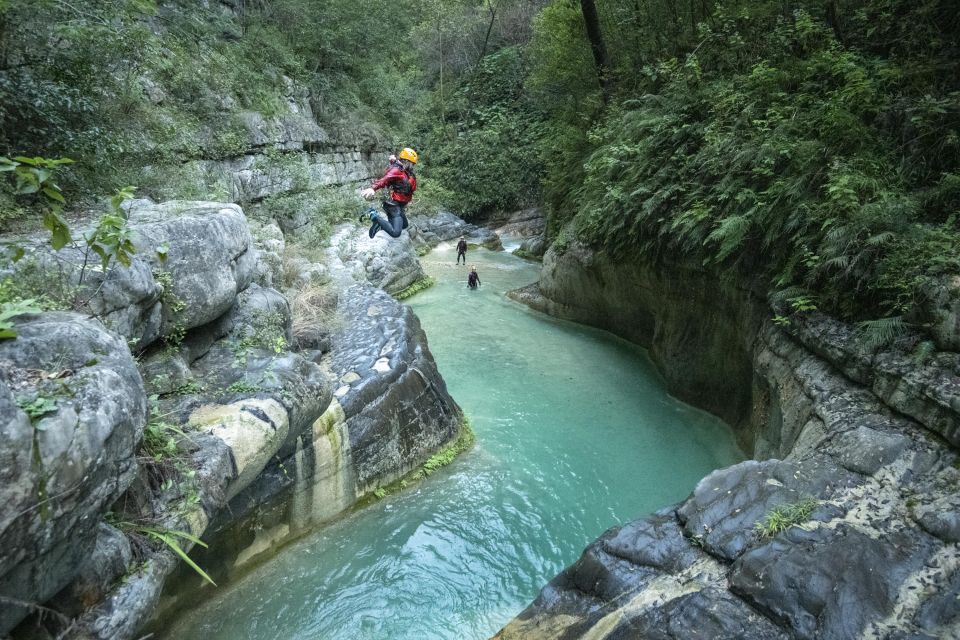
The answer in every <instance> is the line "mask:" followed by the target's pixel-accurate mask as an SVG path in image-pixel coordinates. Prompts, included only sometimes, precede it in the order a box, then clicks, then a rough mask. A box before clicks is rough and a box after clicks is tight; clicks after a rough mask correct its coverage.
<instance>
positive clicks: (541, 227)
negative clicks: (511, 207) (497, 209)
mask: <svg viewBox="0 0 960 640" xmlns="http://www.w3.org/2000/svg"><path fill="white" fill-rule="evenodd" d="M546 228H547V219H546V218H545V217H544V215H543V209H540V208H539V207H533V208H531V209H521V210H520V211H514V212H513V213H511V214H510V216H509V217H508V218H507V220H506V222H504V223H503V224H502V225H501V226H499V227H497V228H496V232H497V233H498V234H499V235H512V236H520V237H523V238H531V237H534V236H540V235H543V233H544V231H546Z"/></svg>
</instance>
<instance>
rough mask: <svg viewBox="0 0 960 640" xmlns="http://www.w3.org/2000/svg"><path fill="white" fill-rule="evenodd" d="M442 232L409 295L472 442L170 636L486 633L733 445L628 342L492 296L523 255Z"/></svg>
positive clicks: (521, 266) (270, 566)
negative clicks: (455, 248)
mask: <svg viewBox="0 0 960 640" xmlns="http://www.w3.org/2000/svg"><path fill="white" fill-rule="evenodd" d="M454 255H455V254H454V253H453V252H452V251H451V249H450V247H448V246H446V245H444V246H441V247H440V248H438V250H436V251H434V252H433V253H432V254H430V255H429V256H428V257H427V258H426V259H425V260H424V263H425V264H424V266H425V267H426V268H427V270H428V271H429V272H430V273H431V275H433V276H434V277H436V278H437V279H438V282H437V284H436V286H434V287H433V288H431V289H429V290H427V291H425V292H423V293H421V294H418V295H417V296H416V297H415V298H413V299H411V300H410V303H411V306H412V307H413V308H414V309H415V310H416V312H417V315H418V316H419V317H420V318H421V321H422V323H423V326H424V328H425V329H426V332H427V335H428V337H429V342H430V349H431V351H432V352H433V354H434V356H435V357H436V360H437V363H438V365H439V367H440V371H441V372H442V374H443V376H444V378H445V379H446V381H447V384H448V386H449V389H450V392H451V393H452V395H453V397H454V398H456V400H457V402H459V403H460V405H461V406H462V407H463V409H464V411H465V412H466V413H467V415H468V416H469V417H470V419H471V421H472V424H473V428H474V431H475V433H476V436H477V444H476V447H475V448H474V449H473V450H471V451H469V452H468V453H466V454H465V455H463V456H462V457H461V458H459V459H458V460H457V461H456V462H454V463H453V464H452V465H450V466H449V467H447V468H446V469H444V470H443V471H441V472H438V473H436V474H434V475H433V476H431V477H429V478H428V479H426V480H425V481H424V482H422V483H421V484H419V485H417V486H416V487H415V488H412V489H410V490H408V491H406V492H403V493H401V494H399V495H394V496H390V497H388V498H387V499H385V500H383V501H381V502H379V503H377V504H375V505H373V506H370V507H369V508H367V509H364V510H363V511H362V512H360V513H356V514H353V515H351V516H349V517H347V518H345V519H343V520H341V521H339V522H337V523H336V524H334V525H332V526H329V527H327V528H325V529H323V530H322V531H319V532H317V533H316V534H314V535H311V536H309V537H307V538H305V539H303V540H301V541H299V542H297V543H295V544H293V545H291V546H290V547H288V548H286V549H285V550H283V551H282V552H281V553H280V554H279V555H277V556H276V557H275V558H273V559H271V560H270V561H269V562H268V563H266V564H264V565H262V566H261V567H259V568H258V569H256V570H254V571H253V572H252V573H250V574H248V575H247V576H245V577H244V578H243V579H241V580H240V581H238V582H237V583H236V584H233V585H229V586H222V587H220V589H219V590H218V592H217V595H216V596H215V597H214V598H213V599H211V600H209V601H207V602H205V603H203V604H202V605H201V606H199V607H198V608H197V609H195V610H193V611H191V612H189V613H187V614H185V615H184V616H183V617H182V619H181V620H180V623H179V624H178V625H177V626H176V628H175V629H173V630H172V631H171V632H170V634H169V635H168V636H167V637H168V638H202V639H203V640H220V639H223V640H227V639H229V640H237V639H242V638H251V639H253V638H256V639H268V638H271V639H272V638H285V639H304V640H305V639H311V640H312V639H323V640H330V639H343V640H360V639H370V640H373V639H377V640H400V639H414V638H416V639H418V640H419V639H425V638H430V639H433V638H451V639H454V638H455V639H457V640H469V639H474V638H488V637H489V636H491V635H493V634H494V633H496V631H498V630H499V629H500V627H502V626H503V625H504V624H505V623H506V622H507V621H509V620H510V619H511V618H512V617H513V616H515V615H516V614H517V613H519V612H520V611H521V610H522V609H523V608H524V607H525V606H526V605H527V604H528V603H529V602H531V601H532V600H533V598H534V597H536V595H537V593H538V592H539V590H540V589H541V588H542V587H543V585H544V584H546V583H547V582H548V581H549V580H550V579H551V578H552V577H553V576H554V575H555V574H556V573H558V572H559V571H560V570H561V569H563V568H564V567H565V566H567V565H569V564H570V563H572V562H573V561H574V560H576V559H577V557H579V555H580V553H581V551H582V550H583V548H584V547H585V546H586V545H587V544H588V543H589V542H590V541H591V540H593V539H594V538H596V537H597V536H598V535H599V534H600V533H602V532H603V531H604V530H606V529H607V528H609V527H611V526H613V525H615V524H618V523H622V522H625V521H628V520H631V519H634V518H637V517H639V516H642V515H644V514H646V513H648V512H650V511H653V510H656V509H658V508H660V507H663V506H665V505H668V504H670V503H672V502H675V501H677V500H680V499H682V498H684V497H685V496H686V495H687V494H688V493H689V492H690V490H691V489H692V488H693V486H694V485H695V484H696V482H697V481H698V480H699V479H700V478H701V477H703V476H704V475H705V474H707V473H708V472H709V471H711V470H713V469H715V468H718V467H722V466H726V465H729V464H732V463H734V462H736V461H738V460H740V459H741V458H742V456H741V454H740V452H739V451H738V450H737V448H736V446H735V444H734V441H733V437H732V434H731V433H730V431H729V429H728V428H727V427H725V426H724V425H723V424H722V423H720V422H719V421H718V420H716V419H715V418H713V417H711V416H709V415H708V414H706V413H703V412H701V411H698V410H696V409H693V408H691V407H688V406H686V405H683V404H681V403H679V402H677V401H676V400H674V399H673V398H671V397H670V396H668V395H667V393H666V391H665V389H664V386H663V384H662V382H661V381H660V379H659V378H658V376H657V374H656V373H655V370H654V368H653V366H652V365H651V363H650V361H649V360H648V359H647V357H646V356H645V355H644V353H643V352H642V351H641V350H638V349H636V348H635V347H633V346H631V345H629V344H627V343H626V342H623V341H620V340H617V339H615V338H612V337H611V336H609V335H607V334H605V333H603V332H599V331H594V330H590V329H585V328H583V327H580V326H577V325H573V324H570V323H565V322H560V321H556V320H552V319H550V318H547V317H544V316H542V315H540V314H537V313H534V312H532V311H529V310H527V309H526V308H525V307H523V306H521V305H519V304H516V303H514V302H511V301H509V300H507V299H506V298H505V296H504V292H506V291H508V290H510V289H513V288H516V287H519V286H522V285H525V284H529V283H530V282H533V281H535V280H536V278H537V271H538V266H537V265H534V264H531V263H527V262H524V261H522V260H520V259H518V258H515V257H514V256H512V255H509V254H506V253H492V252H486V251H471V252H470V253H469V257H470V262H471V263H473V264H476V265H477V271H478V273H479V274H480V277H481V279H482V282H483V286H482V288H481V289H480V290H478V291H469V290H468V289H467V288H466V274H467V269H466V268H464V267H462V266H461V267H456V266H454V265H453V258H454Z"/></svg>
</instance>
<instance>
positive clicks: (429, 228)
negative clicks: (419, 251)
mask: <svg viewBox="0 0 960 640" xmlns="http://www.w3.org/2000/svg"><path fill="white" fill-rule="evenodd" d="M410 224H411V225H412V227H413V228H414V234H413V237H414V242H415V244H416V246H417V247H418V248H419V247H425V248H432V247H435V246H437V245H438V244H440V243H441V242H447V241H450V240H455V239H457V238H459V237H460V236H464V238H465V239H466V241H467V243H468V244H474V245H478V246H481V247H484V248H485V249H491V250H493V251H498V250H500V249H502V248H503V245H502V243H501V242H500V236H498V235H497V234H496V233H495V232H493V231H491V230H490V229H487V228H486V227H478V226H477V225H474V224H470V223H469V222H466V221H465V220H463V219H462V218H459V217H457V216H456V215H454V214H452V213H450V212H449V211H441V212H439V213H437V214H436V215H433V216H416V217H414V218H413V219H412V220H411V221H410Z"/></svg>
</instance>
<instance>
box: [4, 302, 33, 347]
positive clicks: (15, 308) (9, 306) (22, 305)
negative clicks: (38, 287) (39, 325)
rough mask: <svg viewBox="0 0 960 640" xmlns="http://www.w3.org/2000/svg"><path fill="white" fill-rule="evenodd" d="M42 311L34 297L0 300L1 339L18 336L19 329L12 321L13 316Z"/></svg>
mask: <svg viewBox="0 0 960 640" xmlns="http://www.w3.org/2000/svg"><path fill="white" fill-rule="evenodd" d="M40 311H41V309H40V307H39V306H38V305H37V304H36V301H35V300H32V299H30V300H17V301H15V302H0V340H7V339H9V338H16V337H17V331H16V329H15V328H14V324H13V322H11V320H12V319H13V318H15V317H17V316H20V315H24V314H28V313H40Z"/></svg>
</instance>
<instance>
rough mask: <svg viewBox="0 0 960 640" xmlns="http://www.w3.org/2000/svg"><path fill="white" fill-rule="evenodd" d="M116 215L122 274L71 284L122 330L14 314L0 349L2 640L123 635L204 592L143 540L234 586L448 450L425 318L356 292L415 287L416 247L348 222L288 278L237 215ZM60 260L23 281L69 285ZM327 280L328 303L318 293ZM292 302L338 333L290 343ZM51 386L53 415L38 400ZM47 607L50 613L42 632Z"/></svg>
mask: <svg viewBox="0 0 960 640" xmlns="http://www.w3.org/2000/svg"><path fill="white" fill-rule="evenodd" d="M261 124H263V123H261ZM253 125H256V126H255V127H254V128H257V127H260V129H263V131H264V135H267V136H268V137H269V136H273V135H280V134H281V133H282V132H280V133H278V132H277V131H273V132H272V133H271V132H270V131H267V130H266V129H264V127H266V125H265V124H264V127H261V126H260V125H259V124H257V123H253ZM128 206H129V211H130V220H131V226H132V227H133V228H134V231H135V237H136V238H137V253H136V255H135V257H134V260H133V263H132V264H131V266H130V267H129V268H125V267H120V266H118V265H112V266H111V268H110V269H109V270H108V271H107V272H106V273H98V275H90V274H89V273H88V274H86V277H87V278H89V280H88V281H86V282H85V284H84V287H93V290H95V291H96V295H95V296H94V297H93V299H92V300H91V302H90V306H91V308H92V307H96V309H97V310H98V313H102V314H103V316H104V317H105V318H106V319H107V321H108V323H109V324H110V325H111V327H112V329H113V330H114V332H110V331H108V330H107V329H105V328H104V326H103V325H101V324H100V323H99V322H97V321H95V320H91V319H89V318H86V317H84V316H80V315H77V314H64V313H46V314H41V315H39V316H36V317H31V316H23V317H21V318H19V319H18V321H17V324H18V332H19V334H20V335H19V337H18V338H17V339H16V340H8V341H3V342H0V409H2V413H3V415H4V416H6V418H4V421H2V422H0V429H2V433H3V436H4V438H3V441H2V442H0V461H2V462H3V465H2V467H0V479H2V480H3V482H2V484H0V497H2V498H3V500H4V504H5V505H9V508H8V509H7V510H6V511H5V513H4V515H0V534H2V541H3V543H4V544H3V547H4V548H3V550H0V598H4V600H3V601H2V602H3V605H2V606H0V635H3V634H5V633H7V632H8V631H10V632H11V633H12V634H13V635H12V637H15V638H17V639H18V640H19V639H21V638H31V639H32V638H47V637H63V638H83V639H84V640H87V639H92V638H96V639H102V640H108V639H110V640H114V639H117V638H120V639H123V638H132V637H135V636H136V634H138V633H141V632H140V630H141V629H142V628H143V627H144V625H145V624H147V623H148V622H149V620H150V618H151V616H152V615H154V614H155V611H156V610H157V607H158V606H159V605H160V603H164V604H163V606H169V607H175V606H178V604H179V603H180V602H183V601H185V600H190V599H192V598H194V597H196V594H197V593H198V591H197V589H198V588H199V587H200V585H201V584H202V582H201V580H200V578H199V576H198V575H197V574H196V573H194V572H193V570H191V569H189V568H184V567H183V565H182V564H181V563H180V560H179V558H178V556H177V554H176V553H175V552H174V551H173V550H172V549H171V548H170V547H168V546H165V545H163V544H161V543H160V542H159V538H157V536H156V535H154V534H153V533H150V532H151V531H153V532H160V534H161V535H170V533H169V532H179V533H175V534H172V535H174V536H175V537H176V539H177V541H178V543H179V545H180V547H181V548H182V549H183V550H185V551H188V552H190V553H191V556H192V557H193V558H194V559H195V560H196V562H197V563H198V564H199V565H200V566H203V567H204V568H205V569H207V570H208V571H209V572H210V573H211V575H214V576H217V577H218V578H223V577H229V576H230V575H231V574H232V573H233V572H234V571H235V570H236V568H237V567H239V566H241V565H243V564H245V563H247V562H249V561H251V559H253V558H256V557H259V556H260V555H262V554H264V553H267V552H271V551H272V550H274V549H275V548H276V546H277V545H280V544H283V543H284V542H285V541H287V540H289V539H290V538H291V537H292V536H296V535H301V534H302V533H303V532H304V531H305V530H307V529H308V528H309V527H312V526H316V525H317V524H318V523H322V522H325V521H328V520H330V519H331V518H333V517H336V516H337V515H338V514H339V513H341V512H342V511H343V510H344V509H347V508H348V507H350V506H351V505H353V504H354V503H355V502H356V501H357V500H358V499H359V498H360V497H362V496H364V495H365V494H367V493H369V492H371V491H373V490H375V489H376V488H377V487H379V486H383V485H386V484H388V483H390V482H391V481H392V480H394V479H396V478H398V477H400V476H401V475H403V474H404V473H406V472H408V471H410V470H411V469H413V468H415V467H416V466H418V465H419V464H421V463H422V462H423V461H424V460H425V459H426V458H428V457H429V456H430V455H432V454H433V453H434V452H435V451H436V449H437V448H439V447H440V446H441V445H442V444H444V443H445V442H447V441H448V440H450V439H451V438H452V437H454V436H455V435H456V434H457V433H458V432H459V427H460V424H461V420H462V414H461V412H460V409H459V408H458V407H457V406H456V404H455V403H454V402H453V400H452V399H451V398H450V396H449V395H448V394H447V392H446V388H445V385H444V383H443V380H442V379H441V378H440V376H439V373H438V372H437V370H436V366H435V364H434V362H433V358H432V356H431V355H430V353H429V350H428V349H427V346H426V336H425V335H424V334H423V331H422V330H421V329H420V326H419V323H418V321H417V319H416V317H415V316H413V314H412V313H411V312H410V310H409V309H408V308H407V307H405V306H404V305H402V304H400V303H398V302H396V301H395V300H394V299H393V298H391V297H390V296H389V295H388V294H387V293H385V292H384V291H383V290H381V289H377V288H374V287H373V286H371V285H370V284H358V280H359V282H361V283H365V282H367V281H371V282H373V283H375V284H376V285H380V286H382V287H384V288H386V289H389V290H391V291H392V290H399V289H402V288H404V287H406V286H408V285H409V284H412V283H413V282H416V281H417V280H419V279H421V278H422V277H423V272H422V270H421V269H420V265H419V262H418V261H417V258H416V253H415V251H414V248H413V244H412V243H411V241H410V239H409V235H408V234H404V236H403V239H402V240H400V241H396V240H393V239H390V240H389V241H387V240H380V239H379V238H378V239H377V240H373V241H371V240H370V239H369V238H368V237H367V236H366V229H365V228H357V227H354V226H351V225H347V226H345V227H344V229H343V230H342V231H343V233H342V234H341V235H340V236H338V241H337V243H336V244H335V246H334V247H333V248H332V249H331V251H330V252H329V254H328V256H327V257H328V261H327V263H315V262H310V261H307V260H303V261H302V262H303V264H302V265H298V264H296V262H295V261H292V260H289V259H285V257H284V253H285V245H286V239H285V238H284V237H283V234H282V232H281V230H280V226H278V225H277V224H276V223H274V222H269V221H268V222H260V223H257V224H255V225H253V229H254V234H251V231H250V229H249V227H248V224H247V221H246V218H245V216H244V214H243V212H242V210H241V209H240V208H239V207H237V206H236V205H231V204H222V203H196V202H170V203H163V204H154V203H152V202H149V201H135V202H133V203H129V205H128ZM254 235H255V237H256V239H255V240H254ZM358 247H359V248H358ZM158 249H162V250H163V251H165V252H166V259H165V260H162V259H161V258H160V256H159V254H158V253H157V250H158ZM71 251H74V253H76V251H78V250H74V249H69V248H68V249H66V250H65V251H64V252H61V254H59V255H57V256H56V257H55V259H54V258H51V262H50V264H45V263H43V262H42V261H39V263H38V262H34V265H35V267H36V265H37V264H39V267H40V268H41V269H44V268H48V267H49V268H51V269H61V268H67V267H62V263H61V262H62V261H64V260H65V264H69V265H72V266H70V267H69V268H80V267H78V266H77V265H78V264H80V262H81V261H82V257H81V256H80V254H76V255H74V254H72V253H71ZM38 254H39V255H46V254H45V253H43V251H39V252H38ZM66 254H70V255H69V256H67V257H66V258H65V257H64V256H65V255H66ZM311 255H312V254H311ZM341 256H342V257H341ZM74 258H79V259H77V260H75V259H74ZM300 267H302V268H300ZM94 272H96V270H94ZM294 272H296V273H294ZM40 273H47V274H48V275H50V274H51V273H53V272H51V271H47V272H43V271H42V270H41V271H40ZM67 273H73V274H74V276H75V275H76V272H70V271H67ZM71 277H72V276H71ZM355 278H357V280H355ZM334 280H335V282H334ZM281 281H283V283H284V284H290V283H291V282H292V284H293V285H294V288H293V289H290V290H287V291H286V292H285V293H286V295H285V293H281V292H280V291H278V290H276V289H274V288H272V287H271V286H270V285H272V284H276V285H278V286H279V285H280V284H281ZM327 283H331V284H330V287H329V288H330V289H331V290H335V294H333V295H329V296H328V295H327V293H324V291H320V289H324V288H325V287H324V286H321V285H327ZM101 285H102V286H101ZM298 287H301V288H304V289H311V290H313V291H314V292H315V293H316V292H317V291H319V293H317V295H318V296H320V298H322V300H320V299H319V298H317V299H315V300H313V301H312V302H311V304H320V303H322V304H323V305H326V306H328V307H330V309H328V310H327V311H324V312H325V313H326V312H330V313H331V314H332V315H335V316H339V317H340V320H337V319H335V318H329V319H328V320H327V321H326V324H324V326H318V327H316V331H315V332H314V333H313V334H309V332H307V334H305V333H304V327H302V326H301V327H300V333H299V334H298V335H297V339H296V340H295V339H294V327H293V323H292V315H293V314H292V311H291V304H290V302H289V300H288V295H291V296H293V295H297V294H299V293H300V291H298V290H297V288H298ZM341 289H342V290H341ZM317 300H319V302H317ZM307 319H308V320H309V317H308V318H307ZM303 321H304V320H303V318H301V322H303ZM308 334H309V335H308ZM128 341H129V342H130V343H131V344H132V345H135V347H136V348H137V349H138V351H139V353H138V359H139V367H138V366H137V365H136V364H135V363H134V360H133V358H132V357H131V355H130V351H129V349H128V345H127V342H128ZM300 349H302V350H300ZM342 387H345V388H342ZM51 390H53V391H57V392H58V393H59V395H60V396H62V398H61V397H59V396H58V397H57V398H54V400H52V401H49V402H50V403H49V404H44V402H47V400H45V396H42V394H41V392H42V393H43V394H47V395H51V393H52V391H51ZM335 391H336V392H337V393H336V394H335V393H334V392H335ZM60 392H62V393H60ZM148 393H150V394H154V395H153V397H152V398H150V399H149V401H148V397H147V394H148ZM35 401H36V402H35ZM148 406H149V410H148ZM28 413H29V415H27V414H28ZM148 415H149V419H148ZM145 424H146V426H145ZM144 433H147V434H148V438H142V436H143V434H144ZM147 439H149V441H150V443H151V444H150V447H151V448H150V449H147V448H146V445H144V447H143V448H141V442H144V443H145V442H146V441H147ZM41 467H42V468H41ZM46 495H50V496H51V500H50V501H49V505H48V504H47V502H46V500H45V499H44V498H43V497H42V496H46ZM54 498H55V499H54ZM48 506H49V509H48V508H47V507H48ZM108 511H109V512H111V515H110V518H109V522H110V523H113V524H108V523H107V522H105V521H104V514H106V513H107V512H108ZM114 525H115V526H114ZM164 532H167V533H164ZM181 533H182V534H183V535H181ZM186 535H192V536H203V537H204V538H205V539H207V540H208V541H210V542H211V543H212V544H211V545H210V547H211V550H210V551H205V550H202V549H200V548H199V547H194V543H193V541H192V539H191V538H188V537H183V536H186ZM165 590H167V592H168V594H169V593H176V594H179V597H164V598H161V596H162V595H163V594H164V592H165ZM40 603H44V604H45V606H47V607H49V608H50V612H47V613H44V614H43V615H36V614H35V613H36V611H37V605H39V604H40ZM8 605H9V606H8ZM31 612H32V613H33V614H34V615H31V616H29V617H28V618H27V619H25V620H23V621H22V622H21V619H22V618H23V617H24V616H25V615H27V614H28V613H31ZM18 622H19V623H20V624H19V626H17V628H16V629H13V627H14V626H15V625H17V623H18ZM11 629H12V631H11Z"/></svg>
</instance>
